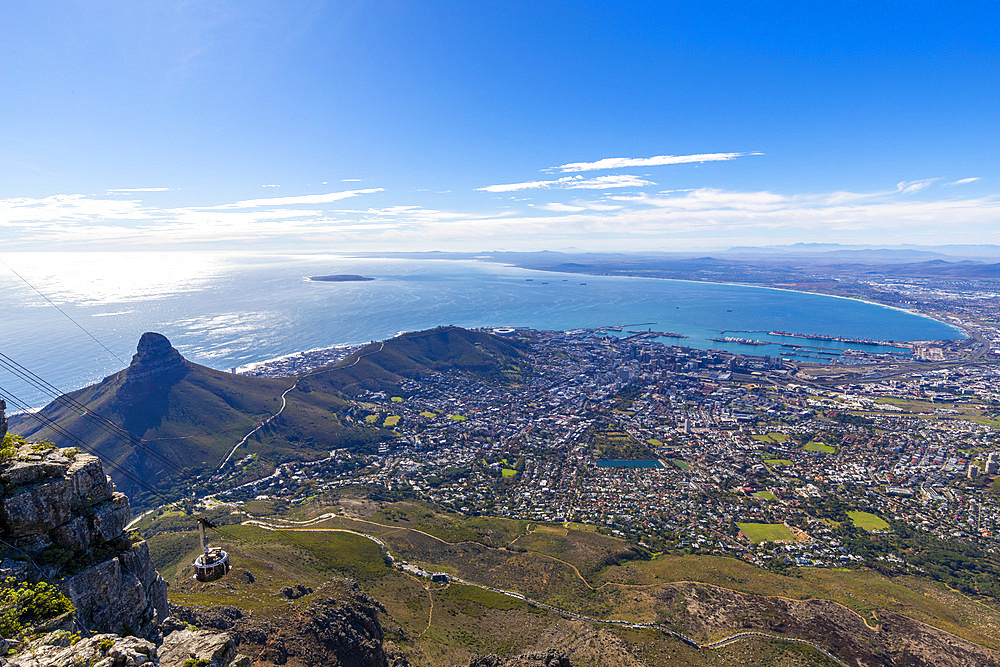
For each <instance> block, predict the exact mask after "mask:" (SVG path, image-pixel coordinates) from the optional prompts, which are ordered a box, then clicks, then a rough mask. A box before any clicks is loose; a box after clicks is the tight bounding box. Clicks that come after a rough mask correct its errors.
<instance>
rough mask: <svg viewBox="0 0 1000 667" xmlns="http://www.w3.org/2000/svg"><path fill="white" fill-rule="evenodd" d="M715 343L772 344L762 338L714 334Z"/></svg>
mask: <svg viewBox="0 0 1000 667" xmlns="http://www.w3.org/2000/svg"><path fill="white" fill-rule="evenodd" d="M712 340H714V341H715V342H717V343H739V344H740V345H773V344H774V343H769V342H768V341H764V340H754V339H753V338H737V337H736V336H716V337H715V338H713V339H712Z"/></svg>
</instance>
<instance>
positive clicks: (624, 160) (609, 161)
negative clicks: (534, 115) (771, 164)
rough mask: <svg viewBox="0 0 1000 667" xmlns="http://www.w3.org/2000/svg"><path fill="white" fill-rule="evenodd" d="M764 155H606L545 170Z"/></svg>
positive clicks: (594, 168) (688, 161) (597, 167)
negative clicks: (597, 158) (591, 160)
mask: <svg viewBox="0 0 1000 667" xmlns="http://www.w3.org/2000/svg"><path fill="white" fill-rule="evenodd" d="M750 155H763V153H756V152H754V153H698V154H696V155H654V156H653V157H606V158H603V159H600V160H595V161H594V162H569V163H567V164H562V165H559V166H558V167H549V168H548V169H544V170H543V171H561V172H563V173H566V172H577V171H597V170H604V169H624V168H626V167H660V166H663V165H668V164H690V163H692V162H724V161H726V160H735V159H736V158H738V157H746V156H750Z"/></svg>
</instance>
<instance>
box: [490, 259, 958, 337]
mask: <svg viewBox="0 0 1000 667" xmlns="http://www.w3.org/2000/svg"><path fill="white" fill-rule="evenodd" d="M479 261H487V262H489V261H490V260H486V259H483V260H479ZM491 263H494V264H502V265H504V266H509V267H512V268H517V269H523V270H525V271H538V272H540V273H555V274H565V275H570V276H597V277H600V278H623V279H628V278H632V279H643V280H663V281H668V282H676V283H691V284H700V285H705V284H709V285H727V286H729V287H751V288H755V289H762V290H772V291H775V292H791V293H793V294H811V295H813V296H826V297H830V298H831V299H844V300H846V301H857V302H859V303H864V304H868V305H870V306H878V307H880V308H888V309H889V310H895V311H899V312H901V313H906V314H908V315H914V316H916V317H924V318H926V319H928V320H933V321H934V322H939V323H941V324H943V325H945V326H947V327H949V328H951V329H954V330H956V331H958V332H959V333H961V334H962V338H971V337H972V336H970V335H969V334H968V333H967V332H966V331H965V329H963V328H962V327H960V326H958V325H957V324H954V323H953V322H946V321H945V320H942V319H940V318H938V317H935V316H933V315H930V314H928V313H924V312H921V311H918V310H910V309H908V308H902V307H900V306H892V305H889V304H887V303H879V302H878V301H871V300H869V299H860V298H858V297H853V296H844V295H843V294H830V293H828V292H815V291H810V290H798V289H792V288H790V287H774V286H773V285H756V284H753V283H736V282H728V281H720V280H695V279H692V278H660V277H657V276H634V275H629V274H617V273H615V274H606V273H586V272H583V271H580V272H574V271H557V270H555V269H539V268H536V267H529V266H521V265H519V264H510V263H509V262H491ZM802 333H805V332H802ZM942 340H946V339H942ZM952 340H961V338H959V339H952ZM899 342H907V343H916V342H925V341H917V340H907V341H899Z"/></svg>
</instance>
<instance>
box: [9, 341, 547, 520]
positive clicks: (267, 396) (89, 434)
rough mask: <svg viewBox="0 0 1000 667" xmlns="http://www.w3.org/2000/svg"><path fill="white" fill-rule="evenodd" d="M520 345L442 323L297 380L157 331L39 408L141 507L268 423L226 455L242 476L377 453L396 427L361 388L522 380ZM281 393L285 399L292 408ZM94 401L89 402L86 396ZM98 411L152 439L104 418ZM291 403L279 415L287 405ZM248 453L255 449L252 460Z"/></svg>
mask: <svg viewBox="0 0 1000 667" xmlns="http://www.w3.org/2000/svg"><path fill="white" fill-rule="evenodd" d="M528 368H529V366H528V364H527V362H526V361H525V357H524V353H523V351H522V350H521V349H520V348H519V347H518V345H517V344H515V343H513V342H510V341H507V340H505V339H502V338H500V337H497V336H493V335H490V334H487V333H483V332H475V331H468V330H465V329H460V328H458V327H443V328H439V329H434V330H431V331H426V332H415V333H409V334H404V335H402V336H398V337H396V338H394V339H391V340H388V341H385V342H384V343H373V344H372V345H369V346H367V347H365V348H363V349H362V350H359V351H358V352H357V353H355V354H354V355H352V356H351V357H349V358H347V359H345V360H344V361H342V362H340V363H339V364H336V365H334V366H328V367H324V368H321V369H317V370H315V371H313V372H312V373H310V374H308V375H307V376H306V377H303V378H301V379H299V380H298V383H297V385H296V388H294V389H293V388H292V387H293V385H295V384H296V380H295V379H294V378H259V377H250V376H244V375H233V374H231V373H225V372H223V371H218V370H214V369H211V368H207V367H205V366H200V365H198V364H194V363H192V362H190V361H187V360H186V359H184V358H183V357H182V356H181V355H180V353H179V352H178V351H177V350H176V349H174V348H173V347H171V345H170V342H169V341H168V340H167V339H166V338H165V337H164V336H162V335H160V334H156V333H146V334H143V336H142V338H141V339H140V341H139V345H138V348H137V352H136V355H135V356H134V357H133V359H132V363H131V364H129V366H128V368H126V369H124V370H122V371H119V372H118V373H115V374H114V375H110V376H108V377H106V378H105V379H104V380H102V381H101V382H99V383H97V384H94V385H91V386H89V387H85V388H84V389H80V390H78V391H74V392H71V393H69V394H67V395H66V396H65V397H61V398H60V399H57V400H55V401H53V402H52V403H50V404H49V405H47V406H45V407H44V408H43V409H42V410H41V412H40V415H41V416H42V417H44V418H45V419H47V420H52V421H54V422H56V423H57V424H58V425H59V426H60V427H61V429H62V430H65V431H68V432H69V433H71V434H72V435H73V436H75V437H76V438H78V439H79V440H82V441H83V442H84V443H86V444H87V446H88V448H89V449H90V450H91V451H93V452H96V453H97V454H99V455H100V456H101V457H102V458H103V459H104V460H105V461H108V462H110V464H109V465H108V466H107V467H108V472H109V474H110V475H111V477H112V479H113V480H114V482H115V484H117V485H118V487H119V488H121V489H122V490H124V491H125V492H126V493H128V494H130V495H131V496H132V497H133V498H134V499H135V500H136V502H135V503H134V504H135V505H137V506H147V505H150V504H160V503H161V502H162V499H159V498H157V497H156V496H154V495H152V494H150V493H149V492H148V490H147V489H145V488H144V487H147V486H152V487H154V488H156V489H157V490H160V491H164V492H169V491H176V490H178V489H179V488H180V486H182V485H183V484H184V483H186V482H188V481H191V479H193V478H194V477H195V476H198V475H202V476H204V475H206V474H209V473H212V472H213V471H215V469H216V468H217V467H218V466H219V465H220V463H222V461H223V460H225V459H226V457H227V455H228V454H229V452H230V451H231V450H232V448H233V446H234V445H236V444H237V443H239V442H240V440H241V439H243V437H244V436H245V435H247V434H248V433H250V432H251V431H253V430H254V429H255V428H256V427H257V425H259V424H261V423H262V422H265V421H266V422H267V423H266V425H264V426H263V427H262V428H260V429H259V430H257V431H256V433H254V434H253V436H251V437H250V438H249V439H248V440H247V442H246V445H245V446H244V447H243V448H241V449H239V450H238V451H237V453H236V455H235V456H234V457H233V460H232V461H230V462H229V463H228V464H227V468H226V469H227V470H231V469H233V468H234V466H236V464H237V462H239V461H240V460H241V459H243V460H244V462H243V463H242V464H240V465H239V466H238V468H239V470H238V475H237V477H238V479H239V480H246V479H254V478H256V477H261V476H264V475H267V474H270V472H271V470H273V467H274V466H275V465H276V464H279V463H282V462H285V461H289V460H312V459H316V458H321V457H323V456H326V455H327V453H328V452H329V451H330V450H332V449H338V448H347V449H352V450H355V451H372V450H373V448H374V445H375V444H376V443H377V442H379V441H382V440H385V439H386V438H389V437H392V435H391V432H389V431H385V430H383V429H379V428H376V427H373V426H365V425H360V424H359V423H358V422H357V421H355V419H354V416H355V415H354V411H355V409H356V408H355V406H354V403H353V402H352V401H351V399H350V396H352V395H354V394H355V393H357V392H358V391H361V390H364V389H376V390H380V389H385V390H388V389H391V388H396V387H397V385H398V383H399V382H400V381H401V380H402V379H403V378H417V377H421V376H425V375H426V374H428V373H431V372H435V371H438V372H444V371H458V372H463V373H469V374H471V375H473V376H475V377H477V378H480V379H483V380H487V381H496V382H516V381H520V380H521V379H522V378H523V377H524V375H525V374H526V373H527V372H528ZM282 394H285V397H286V401H285V404H284V407H283V404H282V398H281V397H282ZM81 404H82V405H84V406H86V410H82V409H81V408H80V405H81ZM86 412H90V413H94V414H95V415H99V416H100V417H103V418H104V419H107V420H109V421H111V422H113V423H114V424H115V425H117V426H119V427H121V428H122V429H124V430H126V431H127V432H128V433H130V434H131V435H132V436H133V437H134V438H135V439H138V440H141V441H142V445H141V446H136V445H135V444H134V443H133V442H129V440H128V438H126V437H123V436H122V435H121V434H120V433H115V432H114V431H113V429H111V428H110V427H108V426H107V425H106V424H103V423H102V422H101V421H100V420H98V419H94V417H93V415H87V414H86ZM279 412H280V414H278V413H279ZM11 430H13V431H14V432H17V433H19V434H21V435H24V436H26V437H29V438H32V439H36V440H37V439H48V440H51V441H53V442H55V443H56V444H58V445H60V446H72V445H74V444H77V443H75V442H73V440H72V439H70V438H67V437H66V436H65V435H64V433H61V432H59V430H57V429H53V428H51V427H49V426H46V425H43V424H42V423H40V422H39V420H37V419H36V418H34V417H31V416H28V415H20V416H17V417H15V418H12V419H11ZM248 455H254V456H253V457H252V458H249V459H246V458H245V457H248Z"/></svg>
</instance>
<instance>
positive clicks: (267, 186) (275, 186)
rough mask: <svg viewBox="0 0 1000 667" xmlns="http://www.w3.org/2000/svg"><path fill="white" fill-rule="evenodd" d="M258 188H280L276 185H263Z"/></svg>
mask: <svg viewBox="0 0 1000 667" xmlns="http://www.w3.org/2000/svg"><path fill="white" fill-rule="evenodd" d="M260 187H262V188H280V187H281V186H280V185H278V184H277V183H264V184H263V185H262V186H260Z"/></svg>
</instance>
